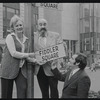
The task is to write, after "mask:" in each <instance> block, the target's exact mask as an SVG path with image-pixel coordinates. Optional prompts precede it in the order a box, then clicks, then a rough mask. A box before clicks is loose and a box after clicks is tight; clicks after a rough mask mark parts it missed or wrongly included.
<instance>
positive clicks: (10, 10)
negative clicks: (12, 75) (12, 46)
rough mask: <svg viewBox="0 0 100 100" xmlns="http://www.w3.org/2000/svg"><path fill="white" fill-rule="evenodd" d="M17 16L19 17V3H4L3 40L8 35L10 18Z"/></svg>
mask: <svg viewBox="0 0 100 100" xmlns="http://www.w3.org/2000/svg"><path fill="white" fill-rule="evenodd" d="M14 14H17V15H19V14H20V12H19V3H16V4H15V3H4V4H3V38H6V36H7V35H8V34H9V33H10V31H9V29H10V26H9V24H10V19H11V17H12V16H13V15H14Z"/></svg>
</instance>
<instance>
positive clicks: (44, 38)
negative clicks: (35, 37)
mask: <svg viewBox="0 0 100 100" xmlns="http://www.w3.org/2000/svg"><path fill="white" fill-rule="evenodd" d="M46 42H47V38H46V35H45V36H44V37H43V36H41V35H39V44H40V45H41V46H43V47H45V46H46Z"/></svg>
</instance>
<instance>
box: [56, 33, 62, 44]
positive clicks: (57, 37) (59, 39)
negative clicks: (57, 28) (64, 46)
mask: <svg viewBox="0 0 100 100" xmlns="http://www.w3.org/2000/svg"><path fill="white" fill-rule="evenodd" d="M62 42H63V39H62V37H61V36H60V34H59V33H57V35H56V43H57V44H59V43H62Z"/></svg>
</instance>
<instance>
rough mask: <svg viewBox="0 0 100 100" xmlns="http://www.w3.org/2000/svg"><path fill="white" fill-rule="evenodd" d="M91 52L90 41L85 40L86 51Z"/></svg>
mask: <svg viewBox="0 0 100 100" xmlns="http://www.w3.org/2000/svg"><path fill="white" fill-rule="evenodd" d="M89 50H90V39H89V38H85V51H89Z"/></svg>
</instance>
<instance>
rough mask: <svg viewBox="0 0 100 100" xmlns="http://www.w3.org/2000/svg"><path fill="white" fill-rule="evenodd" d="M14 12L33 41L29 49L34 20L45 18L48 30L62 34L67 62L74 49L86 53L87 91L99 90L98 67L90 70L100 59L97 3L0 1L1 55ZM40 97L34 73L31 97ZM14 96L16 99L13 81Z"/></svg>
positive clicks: (34, 26)
mask: <svg viewBox="0 0 100 100" xmlns="http://www.w3.org/2000/svg"><path fill="white" fill-rule="evenodd" d="M14 14H17V15H20V17H21V18H22V19H23V21H24V25H25V35H26V36H27V37H28V38H29V40H30V41H31V43H30V44H32V45H31V46H30V47H31V48H30V49H31V51H34V48H33V40H34V35H33V33H34V32H36V31H37V20H38V19H39V18H45V19H46V20H47V21H48V30H49V31H53V32H58V33H59V34H60V35H61V37H62V39H63V42H64V43H65V45H66V47H67V51H66V52H67V55H68V56H67V57H66V59H67V62H68V61H69V58H71V57H72V55H73V54H75V53H77V52H82V53H84V54H86V55H87V57H88V59H87V62H88V65H87V66H88V67H87V68H86V72H87V74H88V75H89V76H90V79H91V87H90V90H92V91H95V92H98V91H99V90H100V66H99V68H97V70H96V71H91V70H90V69H89V68H90V67H91V65H92V64H93V63H96V61H98V60H100V3H0V56H1V54H2V53H3V49H4V47H5V38H6V36H7V35H8V34H9V33H10V27H9V23H10V19H11V17H12V16H13V15H14ZM0 58H1V57H0ZM0 62H1V59H0ZM0 81H1V80H0ZM62 88H63V82H60V81H59V84H58V89H59V95H60V96H61V94H62ZM41 97H42V96H41V91H40V88H39V85H38V82H37V78H36V76H34V98H41ZM0 98H1V82H0ZM13 98H16V86H15V84H14V89H13Z"/></svg>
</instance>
